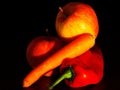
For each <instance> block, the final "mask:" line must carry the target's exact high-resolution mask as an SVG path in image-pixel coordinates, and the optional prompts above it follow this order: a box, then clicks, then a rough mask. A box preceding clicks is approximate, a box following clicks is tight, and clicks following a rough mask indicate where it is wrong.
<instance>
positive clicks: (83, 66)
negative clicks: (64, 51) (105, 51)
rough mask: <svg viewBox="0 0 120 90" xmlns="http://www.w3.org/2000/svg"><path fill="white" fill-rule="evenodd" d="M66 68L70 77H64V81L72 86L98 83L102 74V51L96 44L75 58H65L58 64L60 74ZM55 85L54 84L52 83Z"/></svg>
mask: <svg viewBox="0 0 120 90" xmlns="http://www.w3.org/2000/svg"><path fill="white" fill-rule="evenodd" d="M68 68H71V69H70V70H69V71H70V72H71V73H70V72H69V76H70V74H71V76H70V78H66V79H64V80H65V83H66V84H67V85H68V86H70V87H72V88H78V87H84V86H88V85H91V84H97V83H99V82H100V81H101V80H102V78H103V75H104V59H103V55H102V51H101V49H100V48H99V47H98V46H94V47H93V48H92V49H90V50H89V51H87V52H85V53H84V54H82V55H80V56H78V57H76V58H71V59H70V58H66V59H65V60H64V61H63V63H62V65H61V66H60V73H61V75H62V74H64V73H65V72H66V71H67V70H68ZM53 86H55V85H53Z"/></svg>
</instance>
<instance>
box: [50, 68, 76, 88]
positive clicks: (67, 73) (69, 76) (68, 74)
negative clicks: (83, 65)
mask: <svg viewBox="0 0 120 90" xmlns="http://www.w3.org/2000/svg"><path fill="white" fill-rule="evenodd" d="M73 77H74V73H73V70H72V67H71V66H70V67H69V68H68V69H67V70H66V71H65V73H64V74H63V75H61V76H60V77H59V78H58V79H57V80H56V81H55V82H54V83H52V84H51V85H49V86H48V88H49V90H51V89H53V88H54V87H55V86H56V85H57V84H59V83H60V82H61V81H62V80H64V79H70V81H72V79H73Z"/></svg>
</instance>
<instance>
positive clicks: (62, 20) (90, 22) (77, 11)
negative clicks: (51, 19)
mask: <svg viewBox="0 0 120 90" xmlns="http://www.w3.org/2000/svg"><path fill="white" fill-rule="evenodd" d="M59 9H60V11H59V12H58V14H57V16H56V21H55V27H56V32H57V34H58V35H59V36H60V37H61V38H63V39H65V40H70V39H74V38H75V37H77V36H78V35H81V34H84V33H89V34H91V35H92V36H94V38H96V37H97V35H98V31H99V25H98V18H97V15H96V13H95V10H94V9H93V8H92V7H91V6H90V5H88V4H86V3H81V2H70V3H68V4H66V5H64V6H63V7H60V8H59Z"/></svg>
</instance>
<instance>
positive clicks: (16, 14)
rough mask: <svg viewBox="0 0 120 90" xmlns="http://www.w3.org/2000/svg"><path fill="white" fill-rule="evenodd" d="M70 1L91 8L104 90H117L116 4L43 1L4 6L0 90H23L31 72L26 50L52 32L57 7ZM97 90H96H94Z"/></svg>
mask: <svg viewBox="0 0 120 90" xmlns="http://www.w3.org/2000/svg"><path fill="white" fill-rule="evenodd" d="M71 1H80V2H85V3H87V4H89V5H91V6H92V7H93V8H94V10H95V12H96V14H97V16H98V20H99V27H100V32H99V35H98V37H97V39H96V43H98V44H99V46H100V47H101V49H102V51H103V55H104V61H105V76H104V79H103V89H101V90H116V89H118V88H119V86H118V85H119V81H120V77H119V76H120V74H119V66H120V65H119V60H120V58H119V49H120V47H119V45H120V44H119V28H117V26H118V24H117V23H119V21H118V14H117V13H118V8H117V2H116V1H115V0H111V1H108V2H107V1H106V2H105V1H104V0H103V1H101V0H43V1H39V2H33V1H31V2H30V1H28V2H22V1H21V2H18V1H17V2H15V1H14V2H4V3H3V7H2V12H1V14H2V16H1V18H2V23H1V27H2V28H1V45H2V46H1V61H2V62H1V69H2V70H1V78H0V82H1V84H0V90H22V80H23V78H24V77H25V76H26V75H27V74H28V73H29V72H30V70H31V67H30V66H29V65H28V63H27V61H26V56H25V53H26V47H27V45H28V43H29V42H30V41H31V39H33V38H34V37H36V36H41V35H47V34H46V31H45V30H46V28H47V29H48V30H49V34H50V35H52V36H57V34H56V32H55V18H56V15H57V13H58V7H59V6H63V5H65V4H66V3H68V2H71ZM96 90H97V89H96Z"/></svg>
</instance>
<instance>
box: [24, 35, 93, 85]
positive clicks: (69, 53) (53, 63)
mask: <svg viewBox="0 0 120 90" xmlns="http://www.w3.org/2000/svg"><path fill="white" fill-rule="evenodd" d="M94 44H95V38H94V37H93V36H91V35H90V34H83V35H80V36H78V37H77V38H76V39H75V40H73V41H71V42H70V43H68V44H67V45H65V46H64V47H63V48H61V49H60V50H58V51H57V52H55V53H54V54H53V55H51V56H50V57H49V58H47V59H46V60H44V62H43V63H41V64H40V65H38V66H37V67H36V68H34V69H33V70H32V71H31V72H30V73H29V74H28V75H27V76H26V77H25V78H24V80H23V87H29V86H31V85H32V84H33V83H34V82H36V81H37V80H38V79H39V78H40V77H42V76H43V75H44V74H45V73H46V72H48V71H50V70H52V69H55V68H56V67H58V66H60V65H61V63H62V61H63V60H64V59H65V58H74V57H76V56H79V55H81V54H83V53H84V52H86V51H87V50H89V49H90V48H91V47H93V46H94Z"/></svg>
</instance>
